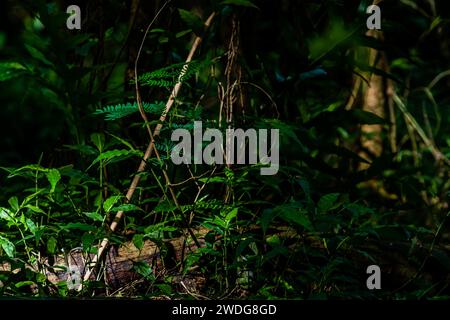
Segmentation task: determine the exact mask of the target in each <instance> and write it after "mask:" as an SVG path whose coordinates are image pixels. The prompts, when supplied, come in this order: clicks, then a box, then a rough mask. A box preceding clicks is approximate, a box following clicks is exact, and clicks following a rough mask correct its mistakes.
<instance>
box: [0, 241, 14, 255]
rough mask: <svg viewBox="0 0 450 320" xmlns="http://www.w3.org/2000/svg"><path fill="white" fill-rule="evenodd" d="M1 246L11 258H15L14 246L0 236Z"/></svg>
mask: <svg viewBox="0 0 450 320" xmlns="http://www.w3.org/2000/svg"><path fill="white" fill-rule="evenodd" d="M0 245H1V247H2V249H3V250H4V251H5V253H6V255H7V256H8V257H9V258H14V244H13V243H12V242H11V241H9V240H8V239H6V238H4V237H2V236H0Z"/></svg>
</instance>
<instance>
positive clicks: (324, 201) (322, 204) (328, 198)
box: [317, 193, 340, 213]
mask: <svg viewBox="0 0 450 320" xmlns="http://www.w3.org/2000/svg"><path fill="white" fill-rule="evenodd" d="M339 195H340V194H339V193H329V194H326V195H324V196H322V197H321V198H320V200H319V202H318V204H317V207H318V209H319V212H321V213H322V212H327V211H329V210H332V209H335V208H334V204H335V202H336V201H337V199H338V198H339Z"/></svg>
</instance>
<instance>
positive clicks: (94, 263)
mask: <svg viewBox="0 0 450 320" xmlns="http://www.w3.org/2000/svg"><path fill="white" fill-rule="evenodd" d="M161 10H162V8H161ZM161 10H160V11H161ZM160 11H159V12H160ZM159 12H158V14H159ZM158 14H157V15H158ZM214 16H215V12H213V13H212V14H211V15H210V16H209V17H208V19H207V20H206V22H205V27H206V28H207V27H209V26H210V25H211V21H212V19H213V18H214ZM155 18H156V17H155ZM150 25H151V24H150ZM149 29H150V28H147V32H148V30H149ZM147 32H146V34H147ZM144 39H145V37H144ZM201 41H202V38H201V37H200V36H197V37H196V38H195V40H194V43H193V44H192V47H191V51H190V52H189V54H188V56H187V58H186V63H189V62H191V61H192V57H193V56H194V53H195V51H196V50H197V48H198V47H199V45H200V43H201ZM141 48H142V45H141ZM139 51H141V50H139ZM138 58H139V57H137V59H138ZM137 59H136V60H137ZM185 72H186V69H183V71H182V73H181V74H180V77H178V82H177V83H176V84H175V86H174V87H173V90H172V93H171V94H170V96H169V99H168V100H167V103H166V107H165V109H164V111H163V113H162V114H161V117H160V118H159V121H160V123H158V125H157V126H156V128H155V130H154V131H153V134H152V139H151V141H150V143H149V144H148V146H147V150H146V151H145V154H144V157H143V158H142V160H141V163H140V165H139V168H138V170H137V174H136V175H135V176H134V178H133V180H132V181H131V185H130V187H129V189H128V192H127V194H126V199H127V201H130V200H131V197H132V196H133V194H134V192H135V190H136V188H137V186H138V184H139V181H140V179H141V176H140V175H139V173H141V172H143V171H144V170H145V166H146V164H147V160H148V159H149V158H150V156H151V155H152V151H153V148H154V147H155V140H154V138H155V137H157V136H158V135H159V133H160V132H161V129H162V126H163V125H162V122H164V121H165V120H166V116H167V114H168V113H169V111H170V108H171V107H172V105H173V103H174V101H175V99H176V97H177V95H178V92H179V91H180V88H181V84H182V83H181V82H180V80H181V78H182V76H183V74H184V73H185ZM136 85H137V81H136ZM138 92H139V91H138ZM138 92H137V93H138ZM137 98H138V105H140V96H139V94H138V97H137ZM141 110H142V106H141V105H140V111H141ZM141 112H142V111H141ZM144 115H145V114H144ZM146 123H147V124H148V122H147V121H146ZM147 129H148V127H147ZM123 213H124V212H123V211H118V212H117V213H116V216H115V218H114V220H113V222H112V223H111V225H110V226H109V231H110V232H114V231H115V230H116V228H117V225H118V223H119V221H120V219H121V218H122V216H123ZM108 244H109V239H108V238H104V239H103V241H102V243H101V244H100V247H99V248H98V252H97V254H96V255H95V257H94V258H93V259H92V262H91V269H89V270H87V271H86V273H85V275H84V277H83V279H84V281H87V280H89V278H90V277H91V274H92V272H93V270H94V269H95V268H96V266H97V264H98V261H99V260H100V258H101V257H102V256H103V254H104V252H105V249H106V248H107V246H108Z"/></svg>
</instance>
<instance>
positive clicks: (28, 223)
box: [25, 218, 37, 235]
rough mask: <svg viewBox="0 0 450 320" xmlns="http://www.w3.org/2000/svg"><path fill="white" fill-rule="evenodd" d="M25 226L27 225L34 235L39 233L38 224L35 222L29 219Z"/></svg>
mask: <svg viewBox="0 0 450 320" xmlns="http://www.w3.org/2000/svg"><path fill="white" fill-rule="evenodd" d="M25 224H26V225H27V227H28V229H29V230H30V231H31V233H32V234H33V235H34V234H35V233H36V231H37V226H36V224H35V223H34V222H33V220H31V219H29V218H27V219H26V220H25Z"/></svg>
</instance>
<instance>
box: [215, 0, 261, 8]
mask: <svg viewBox="0 0 450 320" xmlns="http://www.w3.org/2000/svg"><path fill="white" fill-rule="evenodd" d="M221 4H234V5H236V6H241V7H249V8H255V9H259V8H258V7H257V6H255V5H254V4H253V3H251V2H250V1H249V0H225V1H222V2H221Z"/></svg>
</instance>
